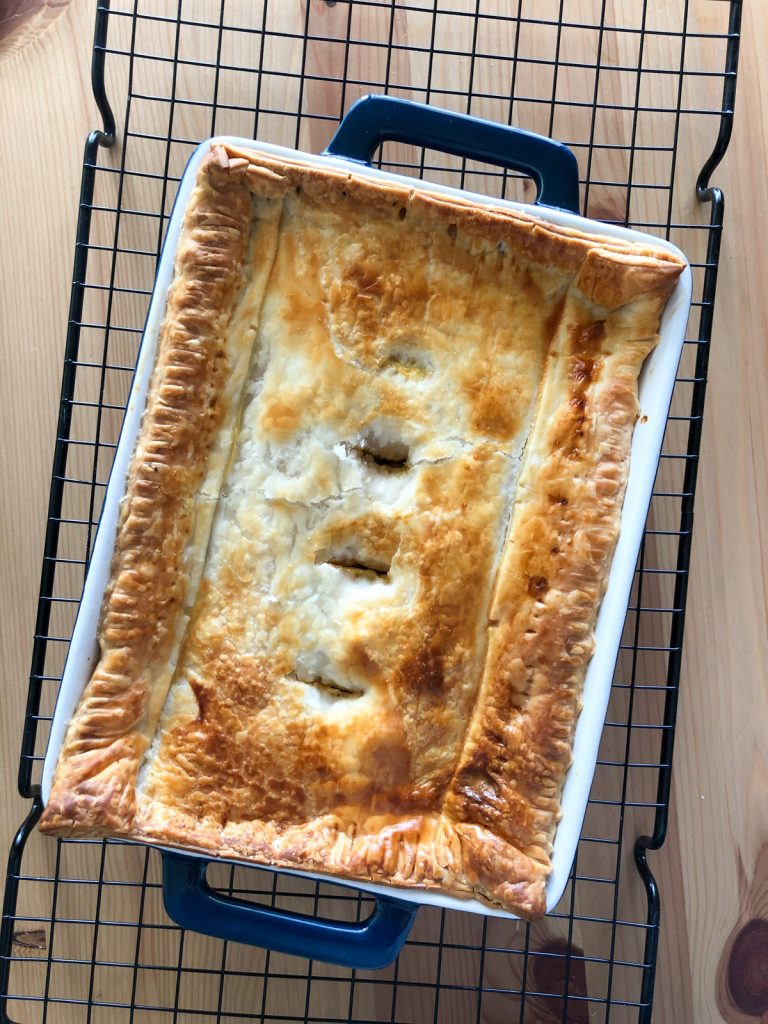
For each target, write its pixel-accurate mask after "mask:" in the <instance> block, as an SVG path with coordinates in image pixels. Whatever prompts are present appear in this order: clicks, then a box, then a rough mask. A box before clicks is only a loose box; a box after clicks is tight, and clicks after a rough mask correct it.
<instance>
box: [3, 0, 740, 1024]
mask: <svg viewBox="0 0 768 1024" xmlns="http://www.w3.org/2000/svg"><path fill="white" fill-rule="evenodd" d="M740 14H741V3H740V2H739V0H731V2H729V0H698V2H697V0H667V2H665V3H663V4H662V3H654V2H653V0H622V2H621V3H617V2H615V0H611V2H609V0H503V2H496V0H253V2H248V0H177V3H173V4H172V3H170V2H165V0H115V2H113V3H112V4H111V8H110V5H109V4H108V2H107V0H101V2H100V3H99V5H98V7H97V15H96V34H95V45H94V58H93V87H94V94H95V97H96V100H97V103H98V105H99V108H100V111H101V113H102V115H103V118H104V127H103V131H95V132H93V133H92V134H91V136H90V137H89V139H88V142H87V144H86V148H85V158H84V168H83V182H82V192H81V197H80V216H79V223H78V229H77V242H76V250H75V269H74V279H73V284H72V299H71V309H70V319H69V327H68V333H67V340H66V352H65V362H64V372H63V381H62V394H61V406H60V413H59V420H58V434H57V440H56V448H55V458H54V467H53V478H52V485H51V497H50V505H49V515H48V529H47V534H46V539H45V553H44V562H43V570H42V578H41V589H40V604H39V611H38V617H37V623H36V633H35V640H34V655H33V664H32V674H31V679H30V688H29V699H28V704H27V713H26V718H25V722H24V735H23V743H22V752H21V763H20V773H19V785H20V790H21V793H22V794H23V795H24V796H25V797H27V798H29V799H30V800H31V801H32V809H31V811H30V815H29V817H28V819H27V821H26V822H25V823H24V824H23V825H22V827H21V829H20V831H19V833H18V836H17V838H16V841H15V843H14V846H13V848H12V851H11V855H10V860H9V869H8V877H7V882H6V889H5V902H4V907H3V922H2V933H1V935H0V956H1V957H2V959H1V960H0V982H1V984H0V991H1V992H2V996H3V1002H2V1019H3V1020H7V1021H14V1022H19V1024H20V1022H26V1021H35V1022H37V1021H42V1022H47V1021H50V1022H53V1024H58V1022H70V1021H72V1022H75V1021H77V1022H80V1021H83V1022H89V1024H90V1022H100V1021H109V1022H121V1021H125V1022H136V1024H139V1022H152V1024H162V1022H166V1021H167V1022H171V1021H173V1022H177V1021H180V1022H192V1021H198V1020H200V1021H205V1020H211V1021H217V1022H220V1021H227V1022H234V1021H242V1020H254V1021H256V1020H258V1021H262V1022H273V1021H304V1022H318V1024H319V1022H321V1021H322V1022H325V1024H330V1022H350V1024H351V1022H356V1024H362V1022H393V1024H394V1022H397V1024H423V1022H426V1021H435V1022H439V1021H444V1022H447V1024H454V1022H455V1024H464V1022H469V1021H476V1022H486V1024H496V1022H501V1021H504V1022H511V1021H521V1022H522V1021H527V1022H532V1021H536V1022H549V1021H569V1022H582V1021H584V1022H585V1021H609V1020H610V1021H612V1022H614V1024H617V1022H623V1021H641V1022H643V1021H644V1022H647V1021H649V1020H650V1019H651V1003H652V997H653V987H654V975H655V963H656V953H657V944H658V940H659V912H660V899H659V893H658V890H657V887H656V884H655V881H654V878H653V875H652V874H651V868H650V866H649V864H648V862H647V860H646V854H647V851H648V850H656V849H658V848H659V846H660V845H661V844H662V843H663V841H664V836H665V831H666V823H667V809H668V797H669V785H670V770H671V760H672V749H673V743H674V724H675V711H676V704H677V691H678V682H679V675H680V660H681V644H682V634H683V622H684V616H685V597H686V584H687V577H688V566H689V557H690V541H691V528H692V520H693V500H694V491H695V484H696V471H697V464H698V451H699V440H700V430H701V418H702V410H703V402H704V391H705V383H706V371H707V360H708V352H709V344H710V338H711V329H712V316H713V303H714V297H715V285H716V277H717V261H718V253H719V245H720V235H721V225H722V217H723V196H722V194H721V193H720V191H719V190H718V189H716V188H711V187H709V176H710V174H711V172H712V170H713V169H714V167H715V166H716V165H717V163H718V162H719V160H720V158H721V157H722V155H723V153H724V152H725V149H726V147H727V144H728V140H729V136H730V129H731V119H732V111H733V99H734V93H735V80H736V65H737V55H738V38H739V25H740ZM585 54H589V55H590V59H589V60H585V56H584V55H585ZM366 92H386V93H390V94H392V95H401V96H405V97H409V98H413V99H417V100H422V101H428V102H432V103H434V104H436V105H439V106H444V107H450V108H452V109H456V110H462V111H465V112H470V113H476V114H480V115H482V116H485V117H489V118H491V119H494V120H497V121H503V122H508V123H516V124H518V125H520V126H521V127H524V128H529V129H532V130H535V131H539V132H543V133H545V134H551V135H553V136H555V137H557V138H559V139H561V141H564V142H566V143H567V144H569V145H570V146H571V147H572V148H573V150H574V152H575V153H576V155H577V157H578V160H579V164H580V168H581V175H582V187H583V193H582V194H583V208H584V211H585V212H586V213H587V214H589V215H592V216H596V217H598V218H601V219H604V220H613V221H616V222H619V223H626V224H629V225H630V226H633V227H638V228H642V229H645V230H647V231H650V232H652V233H655V234H657V235H662V236H665V237H667V238H670V239H671V240H672V241H674V242H676V243H677V244H678V245H679V246H680V247H681V248H682V249H683V250H684V251H685V252H686V253H687V254H688V255H689V257H690V259H691V261H692V264H693V266H694V279H695V282H694V306H693V311H692V315H691V320H690V323H689V331H688V341H687V344H686V346H685V352H684V356H683V360H682V363H681V366H680V371H679V376H678V381H677V385H676V391H675V397H674V401H673V407H672V412H671V416H670V421H669V425H668V429H667V434H666V438H665V444H664V452H663V456H662V460H661V466H660V469H659V474H658V477H657V481H656V487H655V492H654V498H653V501H652V504H651V509H650V512H649V517H648V523H647V529H646V534H645V540H644V543H643V547H642V551H641V554H640V558H639V561H638V565H637V569H636V574H635V585H634V590H633V596H632V601H631V606H630V609H629V612H628V615H627V620H626V624H625V628H624V636H623V643H622V650H621V653H620V657H619V661H618V664H617V668H616V674H615V679H614V685H613V691H612V698H611V704H610V708H609V712H608V722H607V725H606V728H605V731H604V735H603V740H602V746H601V750H600V760H599V763H598V768H597V773H596V776H595V781H594V785H593V789H592V796H591V800H590V805H589V809H588V812H587V817H586V820H585V822H584V827H583V834H582V839H581V843H580V846H579V851H578V854H577V858H576V861H575V863H574V866H573V871H572V875H571V880H570V882H569V885H568V888H567V890H566V892H565V895H564V897H563V899H562V900H561V902H560V905H559V907H558V908H557V910H556V912H555V913H554V914H552V915H550V916H549V917H548V918H546V919H545V920H544V921H542V922H540V923H538V924H536V925H532V926H530V927H527V926H525V925H523V924H522V923H519V922H509V921H499V920H495V919H483V918H479V917H475V916H472V915H467V914H458V913H453V912H441V911H439V910H433V909H423V910H421V911H420V913H419V916H418V919H417V923H416V926H415V928H414V930H413V933H412V936H411V938H410V940H409V942H408V944H407V945H406V947H405V949H404V951H403V953H402V954H401V956H400V958H399V961H398V962H397V963H396V964H395V965H393V966H392V967H390V968H389V969H387V970H385V971H380V972H365V971H349V970H343V969H341V968H333V967H329V966H327V965H324V964H319V963H311V962H307V961H304V960H299V959H296V958H291V957H288V956H283V955H278V954H269V953H265V952H264V951H261V950H256V949H252V948H250V947H245V946H240V945H237V944H233V943H226V942H220V941H217V940H214V939H209V938H205V937H203V936H200V935H198V934H195V933H191V932H187V933H185V932H183V931H182V930H180V929H178V928H176V927H175V926H174V925H172V924H171V923H170V921H169V920H168V918H167V917H166V916H165V914H164V912H163V908H162V899H161V890H160V878H159V870H158V866H159V865H158V861H159V855H158V854H156V853H155V852H154V851H150V850H146V849H144V848H141V847H138V846H134V845H132V844H126V843H118V842H109V841H108V842H101V841H95V840H94V841H79V842H74V841H59V842H57V843H56V842H53V841H51V840H43V839H41V838H40V837H39V836H38V834H37V833H36V832H35V830H34V824H35V821H36V819H37V816H38V813H39V797H38V787H39V780H40V767H41V761H42V756H43V754H44V751H45V745H46V740H47V735H48V728H49V722H50V718H51V715H52V712H53V707H54V703H55V698H56V692H57V684H58V681H59V679H60V675H61V671H62V667H63V663H64V658H65V655H66V650H67V645H68V641H69V637H70V634H71V629H72V626H73V623H74V617H75V612H76V608H77V603H78V599H79V594H80V588H81V586H82V581H83V576H84V571H85V567H86V565H87V562H88V558H89V553H90V550H91V543H92V540H93V534H94V530H95V526H96V523H97V521H98V517H99V510H100V503H101V500H102V496H103V493H104V486H105V483H106V480H107V477H108V473H109V468H110V464H111V459H112V455H113V451H114V447H115V444H116V441H117V437H118V433H119V429H120V424H121V420H122V413H123V409H124V406H125V403H126V401H127V396H128V393H129V389H130V383H131V375H132V370H133V365H134V361H135V356H136V351H137V348H138V343H139V340H140V337H141V331H142V325H143V321H144V317H145V315H146V310H147V305H148V300H149V295H150V292H151V288H152V282H153V276H154V270H155V265H156V261H157V258H158V255H159V252H160V246H161V243H162V238H163V233H164V230H165V227H166V224H167V218H168V215H169V212H170V208H171V204H172V201H173V197H174V193H175V186H176V182H177V180H178V178H179V175H180V174H181V171H182V169H183V167H184V164H185V162H186V159H187V157H188V155H189V154H190V152H191V150H192V148H193V146H194V145H195V144H196V143H197V142H199V141H200V140H201V139H203V138H206V137H207V136H209V135H211V134H234V135H242V136H245V137H258V138H262V139H265V140H268V141H272V142H278V143H283V144H288V145H293V146H297V147H299V148H304V149H309V150H319V149H320V148H322V147H323V146H324V144H325V143H326V142H327V141H328V139H329V138H330V135H331V134H332V131H333V128H334V126H335V124H336V123H337V121H338V119H339V117H340V115H341V114H342V113H343V111H344V110H345V109H346V108H347V107H348V106H349V105H350V103H351V102H352V101H353V100H354V99H356V98H357V97H358V96H360V95H362V94H364V93H366ZM107 96H109V98H110V100H111V102H112V105H113V106H114V109H116V110H119V111H120V113H121V116H120V118H119V119H118V126H119V131H116V129H115V122H114V119H113V117H112V113H111V110H110V106H109V103H108V102H107ZM381 161H382V163H383V165H384V166H391V167H393V168H394V169H405V170H406V171H407V172H410V173H414V172H415V173H417V174H421V175H424V176H425V177H427V178H430V179H432V180H440V181H445V182H447V183H451V184H459V185H462V186H466V187H468V188H471V189H473V190H476V191H483V192H490V193H493V194H498V195H506V196H510V197H513V198H518V197H522V198H532V192H531V183H530V182H527V181H525V180H523V179H521V178H518V177H516V176H514V175H510V174H509V173H507V172H503V173H502V172H500V171H498V170H496V169H492V168H489V167H486V166H481V165H475V164H472V163H471V162H470V163H467V162H466V161H462V160H460V159H457V158H453V157H446V156H444V155H436V154H434V153H430V152H424V151H418V150H415V149H412V148H409V147H405V146H399V145H398V146H393V145H389V144H387V145H385V147H384V149H383V151H382V153H381ZM699 168H703V169H702V170H701V172H700V174H699V176H698V180H697V178H696V173H697V171H698V169H699ZM209 874H210V877H211V882H212V884H215V885H217V886H219V887H221V888H222V889H224V890H226V891H228V892H234V893H241V894H247V895H249V896H250V897H252V898H253V899H256V900H266V901H267V902H268V903H270V904H271V905H275V906H280V907H285V908H287V909H295V910H299V911H302V912H316V913H320V914H323V915H324V916H329V917H333V916H336V917H340V918H344V919H355V918H359V917H360V916H361V915H363V916H365V914H366V913H367V910H366V903H367V901H366V899H364V898H361V897H360V896H359V895H358V894H356V893H353V892H352V891H349V892H347V893H346V894H345V893H344V891H343V890H342V891H340V890H339V889H338V888H337V887H331V886H328V885H324V884H316V883H314V882H308V881H303V880H297V879H295V878H289V877H287V876H281V875H274V874H270V873H266V872H263V871H259V870H256V869H252V868H249V869H246V868H230V867H224V866H221V865H219V866H217V867H216V868H214V869H211V871H210V873H209ZM340 892H341V894H340Z"/></svg>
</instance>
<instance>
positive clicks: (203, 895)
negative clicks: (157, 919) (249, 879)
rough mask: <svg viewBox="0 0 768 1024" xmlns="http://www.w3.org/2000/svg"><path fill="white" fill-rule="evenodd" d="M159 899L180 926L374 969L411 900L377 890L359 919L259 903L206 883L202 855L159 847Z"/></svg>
mask: <svg viewBox="0 0 768 1024" xmlns="http://www.w3.org/2000/svg"><path fill="white" fill-rule="evenodd" d="M162 855H163V901H164V903H165V909H166V911H167V913H168V916H169V917H171V918H172V919H173V920H174V921H175V922H176V923H177V924H179V925H181V927H182V928H189V929H190V930H191V931H196V932H202V933H203V934H205V935H213V936H214V937H215V938H218V939H229V940H231V941H233V942H244V943H246V944H248V945H250V946H260V947H262V948H263V949H273V950H276V951H277V952H279V953H290V954H293V955H294V956H302V957H307V958H309V959H311V960H322V961H324V962H325V963H330V964H339V965H341V966H342V967H351V968H357V969H359V970H378V969H379V968H381V967H386V966H387V964H390V963H392V961H393V960H394V959H395V958H396V957H397V955H398V953H399V952H400V950H401V949H402V947H403V945H404V943H405V940H406V939H407V938H408V932H409V931H410V930H411V925H412V924H413V921H414V918H415V917H416V911H417V909H418V907H417V904H416V903H407V902H405V901H404V900H397V899H391V898H390V897H388V896H377V897H376V906H375V908H374V910H373V913H372V914H371V915H370V917H368V918H366V919H365V920H364V921H352V922H347V921H331V920H328V919H327V918H320V917H307V916H305V915H304V914H296V913H293V912H292V911H287V910H275V909H274V908H273V907H264V906H259V905H258V904H255V903H249V902H247V901H246V900H241V899H238V898H237V897H235V896H226V895H223V894H222V893H219V892H216V891H215V890H214V889H212V888H211V887H210V885H209V884H208V881H207V879H206V877H205V872H206V868H207V867H208V861H207V860H205V859H204V858H202V857H198V856H190V855H188V854H183V853H171V852H169V851H167V850H163V851H162Z"/></svg>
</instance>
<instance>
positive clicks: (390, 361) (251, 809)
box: [41, 147, 683, 918]
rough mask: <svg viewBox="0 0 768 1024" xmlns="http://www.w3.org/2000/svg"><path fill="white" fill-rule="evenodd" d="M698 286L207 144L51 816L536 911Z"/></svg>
mask: <svg viewBox="0 0 768 1024" xmlns="http://www.w3.org/2000/svg"><path fill="white" fill-rule="evenodd" d="M682 269H683V264H682V262H681V261H679V260H678V259H677V258H676V257H675V256H674V255H672V254H670V253H669V252H668V251H667V250H665V249H662V248H660V247H659V248H658V249H657V248H654V247H653V246H646V245H633V244H631V243H624V242H619V241H616V240H614V239H608V238H601V237H598V236H592V235H585V234H580V233H579V232H577V231H573V230H568V229H564V228H560V227H555V226H551V225H548V224H546V223H544V222H543V221H539V220H537V219H536V218H534V217H531V216H528V215H526V214H523V213H518V212H515V211H510V210H507V209H494V208H491V207H488V206H486V205H482V204H480V203H474V202H472V201H470V200H465V199H454V198H451V197H448V196H446V195H442V194H441V195H432V194H430V193H429V192H428V191H427V190H424V189H415V188H414V189H411V188H409V187H407V186H405V185H400V184H390V183H389V182H384V181H381V180H377V179H375V178H372V177H368V178H367V177H366V176H365V175H364V174H362V173H361V174H358V173H347V172H345V171H343V170H341V169H339V170H336V169H329V168H320V167H317V166H312V165H309V164H305V163H303V162H301V161H300V160H298V159H296V160H281V159H278V158H276V157H271V156H265V155H263V154H257V153H252V152H250V151H246V150H236V149H233V148H227V147H216V148H215V149H213V150H212V152H211V153H210V154H209V156H208V157H207V158H206V159H205V161H204V162H203V165H202V167H201V169H200V172H199V177H198V181H197V185H196V188H195V191H194V193H193V195H192V198H191V200H190V203H189V206H188V208H187V211H186V215H185V220H184V226H183V229H182V233H181V238H180V242H179V246H178V251H177V255H176V265H175V276H174V280H173V284H172V287H171V290H170V292H169V296H168V305H167V312H166V317H165V321H164V323H163V327H162V330H161V332H160V338H159V345H158V356H157V362H156V366H155V370H154V374H153V377H152V382H151V386H150V390H149V399H148V404H147V410H146V412H145V415H144V419H143V422H142V426H141V431H140V435H139V440H138V443H137V447H136V452H135V454H134V457H133V460H132V463H131V468H130V472H129V476H128V481H127V487H126V494H125V498H124V500H123V505H122V513H121V520H120V526H119V531H118V540H117V545H116V550H115V555H114V560H113V564H112V573H111V579H110V584H109V588H108V591H107V594H106V597H105V600H104V606H103V609H102V617H101V624H100V629H99V643H100V646H101V657H100V660H99V663H98V665H97V668H96V670H95V672H94V674H93V677H92V679H91V680H90V682H89V683H88V685H87V687H86V690H85V692H84V694H83V697H82V699H81V701H80V704H79V706H78V708H77V711H76V713H75V715H74V717H73V719H72V722H71V723H70V726H69V729H68V732H67V735H66V739H65V742H64V746H63V749H62V751H61V755H60V757H59V761H58V765H57V768H56V772H55V776H54V780H53V785H52V791H51V795H50V799H49V801H48V804H47V806H46V808H45V811H44V813H43V817H42V821H41V828H42V829H43V830H44V831H47V832H52V833H57V834H77V835H82V834H105V835H118V836H129V837H132V838H137V839H144V840H147V841H151V842H157V843H161V844H168V845H173V846H180V847H184V848H190V849H196V850H201V851H205V852H206V853H207V854H209V855H212V856H225V857H232V858H237V859H240V860H245V861H253V862H255V863H259V864H268V865H272V866H276V867H288V868H299V869H306V870H311V871H315V872H321V873H328V874H332V875H338V876H343V877H346V878H351V879H357V880H360V881H365V882H381V883H389V884H393V885H400V886H419V887H425V888H426V887H429V888H434V889H439V890H442V891H444V892H446V893H450V894H453V895H458V896H465V897H468V896H474V897H477V898H478V899H480V900H483V901H485V902H487V903H491V904H493V905H496V906H500V907H503V908H505V909H506V910H509V911H512V912H514V913H518V914H520V915H522V916H524V917H528V918H534V917H536V916H539V915H541V914H542V913H543V912H544V909H545V904H546V895H545V889H546V880H547V877H548V875H549V872H550V867H551V865H550V855H551V850H552V841H553V836H554V832H555V828H556V825H557V820H558V817H559V814H560V793H561V789H562V785H563V780H564V777H565V773H566V771H567V768H568V765H569V763H570V760H571V748H572V742H573V735H574V728H575V723H576V720H577V717H578V713H579V709H580V695H581V688H582V683H583V680H584V675H585V672H586V667H587V664H588V662H589V659H590V657H591V653H592V647H593V630H594V624H595V618H596V615H597V611H598V608H599V606H600V602H601V599H602V596H603V592H604V589H605V585H606V580H607V575H608V570H609V567H610V563H611V557H612V554H613V549H614V546H615V543H616V538H617V534H618V529H619V520H620V513H621V506H622V501H623V495H624V489H625V485H626V479H627V472H628V465H629V452H630V445H631V440H632V433H633V428H634V423H635V420H636V416H637V381H638V374H639V372H640V368H641V366H642V363H643V360H644V359H645V357H646V356H647V354H648V353H649V352H650V351H651V350H652V348H653V347H654V345H655V344H656V343H657V340H658V337H657V331H658V327H659V321H660V317H661V314H662V311H663V308H664V305H665V303H666V301H667V299H668V297H669V295H670V293H671V291H672V289H673V287H674V285H675V282H676V280H677V277H678V276H679V274H680V272H681V271H682Z"/></svg>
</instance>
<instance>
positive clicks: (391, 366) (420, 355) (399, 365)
mask: <svg viewBox="0 0 768 1024" xmlns="http://www.w3.org/2000/svg"><path fill="white" fill-rule="evenodd" d="M381 368H382V370H393V371H394V372H395V373H400V374H404V375H406V376H409V377H425V376H426V375H427V374H428V373H430V372H431V371H432V370H433V369H434V367H433V364H432V360H431V359H430V358H429V356H428V355H426V353H424V352H420V351H418V350H417V349H415V348H410V347H408V348H396V349H392V351H391V352H390V353H389V355H388V356H387V357H386V359H385V360H384V362H383V363H382V364H381Z"/></svg>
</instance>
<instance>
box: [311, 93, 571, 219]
mask: <svg viewBox="0 0 768 1024" xmlns="http://www.w3.org/2000/svg"><path fill="white" fill-rule="evenodd" d="M388 141H396V142H409V143H412V144H413V145H416V146H426V147H427V148H428V149H437V150H440V151H441V152H443V153H453V154H454V155H455V156H464V157H469V158H470V159H472V160H481V161H485V162H486V163H489V164H497V165H498V166H500V167H507V168H509V169H510V170H514V171H521V172H522V173H523V174H527V175H528V176H529V177H531V178H533V180H534V182H535V183H536V188H537V198H536V202H537V203H542V204H544V205H546V206H556V207H558V208H559V209H561V210H569V211H570V212H571V213H579V167H578V164H577V163H576V157H575V156H574V155H573V153H572V152H571V151H570V149H568V147H567V146H564V145H563V144H562V143H561V142H555V141H553V140H552V139H548V138H546V137H545V136H543V135H534V134H533V133H532V132H526V131H523V130H522V129H521V128H512V127H509V126H507V125H503V124H495V123H494V122H493V121H485V120H483V119H482V118H479V117H470V116H469V115H467V114H454V113H453V112H452V111H450V110H441V109H440V108H438V107H430V106H426V105H425V104H423V103H413V102H412V101H411V100H401V99H397V98H395V97H394V96H363V98H362V99H359V100H358V101H357V103H355V104H354V105H353V106H352V107H350V108H349V110H348V111H347V113H346V115H345V116H344V119H343V120H342V122H341V124H340V125H339V127H338V128H337V129H336V134H335V135H334V136H333V138H332V139H331V141H330V142H329V143H328V148H327V149H326V150H325V152H326V153H327V154H328V155H330V156H341V157H345V158H346V159H348V160H356V161H358V162H359V163H364V164H370V162H371V158H372V157H373V154H374V153H375V152H376V149H377V148H378V147H379V146H380V145H381V143H382V142H388Z"/></svg>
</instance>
